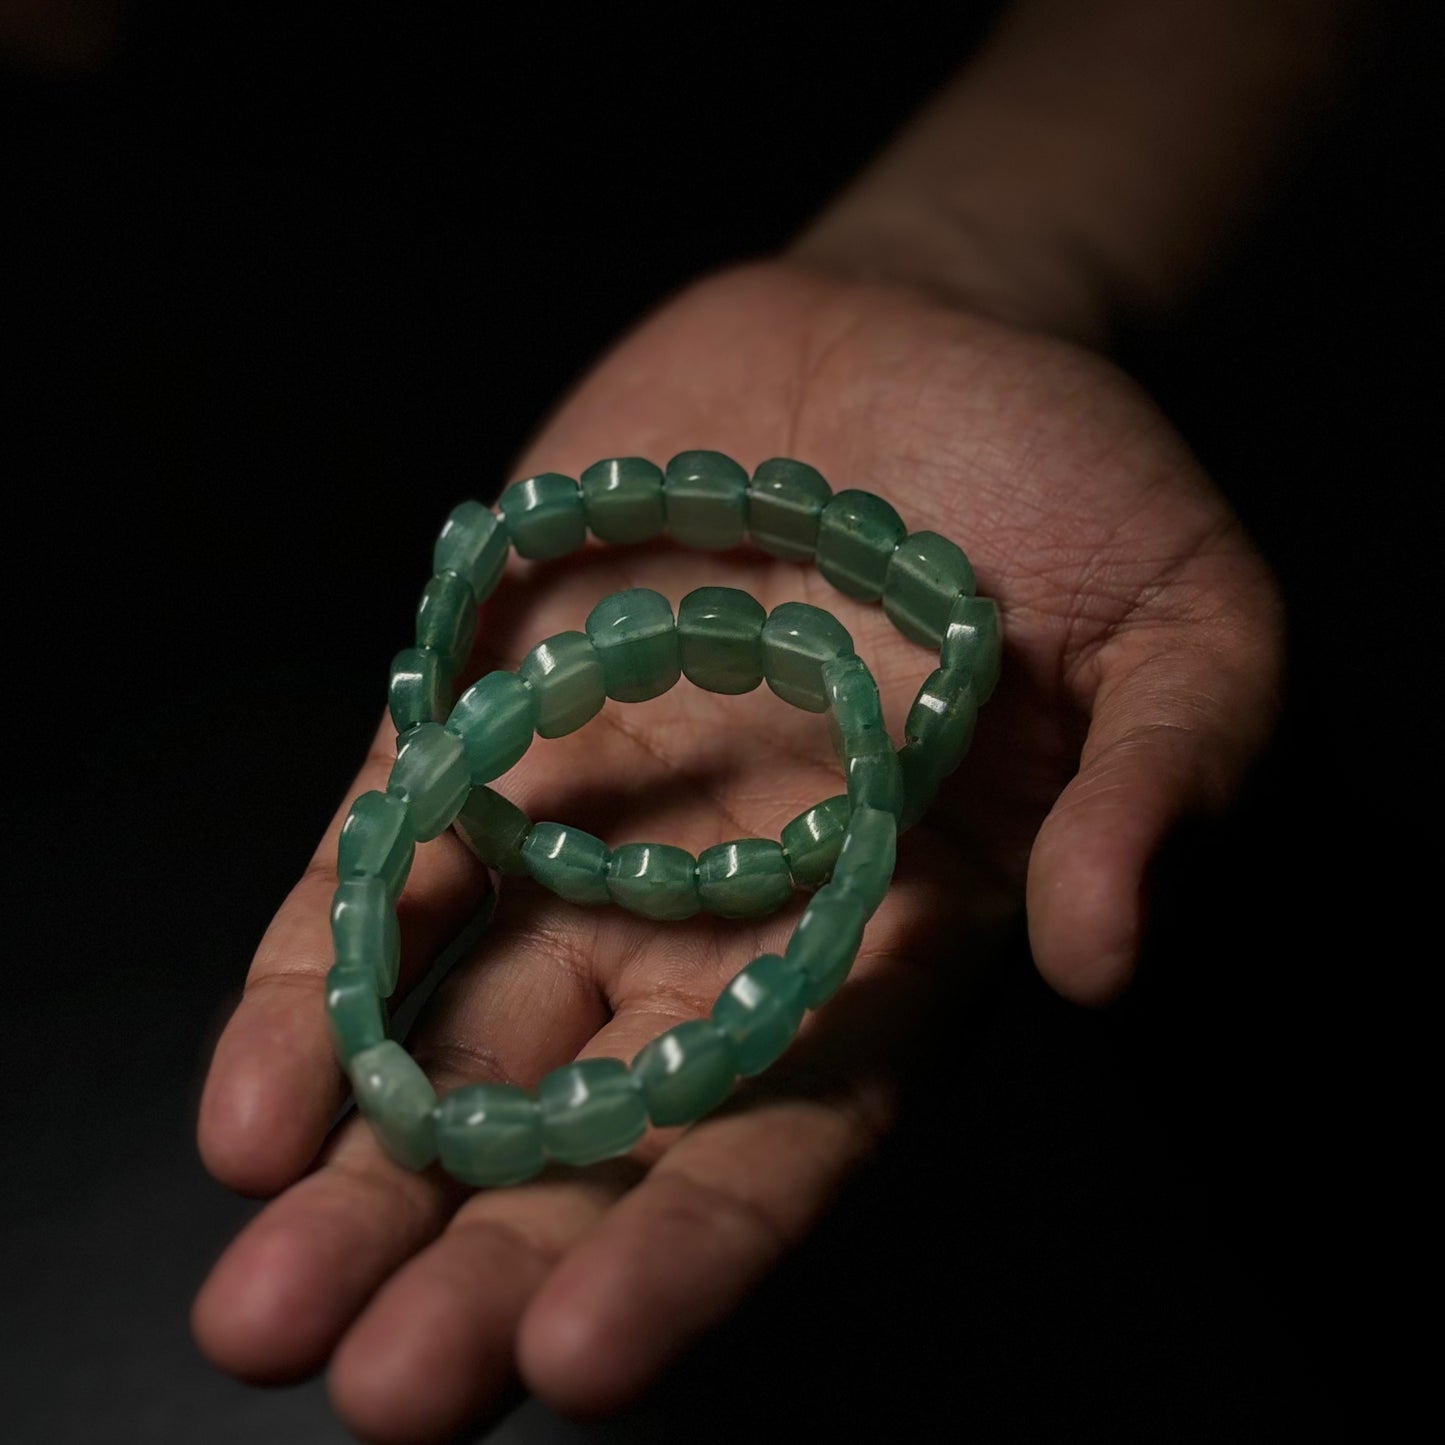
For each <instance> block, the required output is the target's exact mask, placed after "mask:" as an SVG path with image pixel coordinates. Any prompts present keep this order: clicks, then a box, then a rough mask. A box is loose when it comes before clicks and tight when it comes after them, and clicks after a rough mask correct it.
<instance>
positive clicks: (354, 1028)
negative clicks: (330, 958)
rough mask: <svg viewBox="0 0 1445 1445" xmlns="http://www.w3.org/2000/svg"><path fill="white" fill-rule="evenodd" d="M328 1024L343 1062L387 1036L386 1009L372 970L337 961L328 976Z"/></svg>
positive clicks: (334, 1044) (337, 1054)
mask: <svg viewBox="0 0 1445 1445" xmlns="http://www.w3.org/2000/svg"><path fill="white" fill-rule="evenodd" d="M326 1023H327V1027H328V1028H329V1030H330V1032H331V1045H332V1047H333V1048H334V1049H335V1050H336V1056H337V1058H339V1059H340V1060H341V1061H342V1062H343V1063H345V1062H346V1061H347V1060H349V1059H350V1058H351V1056H352V1055H353V1054H359V1053H360V1052H361V1051H362V1050H363V1049H369V1048H372V1047H373V1046H374V1045H376V1044H379V1043H380V1042H381V1041H382V1040H383V1039H384V1038H385V1037H386V1011H385V1010H384V1009H383V1008H382V1006H381V995H380V994H379V993H378V992H377V991H376V979H375V978H374V977H373V976H372V973H371V970H370V969H368V968H358V967H357V966H356V965H355V964H349V963H338V964H337V965H336V966H335V967H334V968H332V969H331V971H330V972H329V973H328V974H327V975H326Z"/></svg>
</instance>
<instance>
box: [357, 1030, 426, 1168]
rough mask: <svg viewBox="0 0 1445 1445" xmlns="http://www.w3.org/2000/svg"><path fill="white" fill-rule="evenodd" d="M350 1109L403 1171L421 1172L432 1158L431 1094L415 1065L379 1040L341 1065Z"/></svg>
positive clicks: (403, 1052)
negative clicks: (347, 1081)
mask: <svg viewBox="0 0 1445 1445" xmlns="http://www.w3.org/2000/svg"><path fill="white" fill-rule="evenodd" d="M347 1073H348V1074H349V1075H350V1076H351V1087H352V1090H353V1092H354V1093H355V1094H356V1106H357V1108H358V1109H360V1110H361V1112H362V1113H363V1114H364V1115H365V1116H366V1117H367V1118H368V1119H369V1120H370V1121H371V1126H372V1129H373V1130H374V1131H375V1133H376V1135H377V1137H378V1138H379V1139H380V1140H381V1143H382V1147H383V1148H384V1149H385V1150H386V1152H387V1153H388V1154H390V1155H391V1157H392V1158H393V1159H395V1160H396V1162H397V1163H398V1164H400V1165H401V1166H402V1167H403V1168H404V1169H425V1168H426V1166H427V1165H428V1164H430V1163H431V1162H432V1160H433V1159H435V1158H436V1154H437V1141H436V1113H435V1110H436V1103H437V1096H436V1090H435V1089H433V1088H432V1086H431V1082H430V1080H428V1078H427V1076H426V1075H425V1074H424V1073H422V1071H421V1067H420V1066H419V1065H418V1064H417V1062H416V1060H415V1059H413V1058H412V1056H411V1055H410V1054H409V1053H407V1051H406V1050H405V1049H404V1048H402V1046H401V1045H400V1044H399V1043H397V1042H396V1040H395V1039H383V1040H382V1042H381V1043H379V1044H374V1045H373V1046H372V1047H371V1048H369V1049H363V1050H362V1051H361V1052H360V1053H359V1054H353V1055H352V1058H351V1061H350V1063H349V1064H348V1065H347Z"/></svg>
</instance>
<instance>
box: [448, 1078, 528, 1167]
mask: <svg viewBox="0 0 1445 1445" xmlns="http://www.w3.org/2000/svg"><path fill="white" fill-rule="evenodd" d="M436 1127H437V1155H438V1157H439V1158H440V1160H441V1166H442V1168H443V1169H445V1170H446V1171H447V1173H448V1174H450V1175H451V1176H452V1178H453V1179H460V1180H461V1181H462V1183H463V1184H477V1185H483V1186H490V1187H493V1188H496V1187H499V1186H501V1185H503V1184H520V1183H521V1182H522V1180H524V1179H530V1178H531V1177H532V1176H533V1175H534V1174H536V1173H537V1172H538V1171H539V1170H540V1169H541V1168H542V1166H543V1165H544V1164H545V1163H546V1162H547V1161H546V1158H545V1156H544V1155H543V1153H542V1111H541V1109H540V1108H539V1107H538V1104H537V1101H536V1099H534V1098H533V1097H532V1096H531V1095H530V1094H529V1093H527V1091H526V1090H525V1089H519V1088H517V1086H516V1085H515V1084H464V1085H463V1086H462V1087H461V1088H460V1089H453V1090H452V1092H451V1093H450V1094H447V1095H446V1096H445V1097H444V1098H443V1099H442V1101H441V1104H440V1105H439V1106H438V1108H437V1126H436Z"/></svg>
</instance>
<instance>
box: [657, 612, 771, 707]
mask: <svg viewBox="0 0 1445 1445" xmlns="http://www.w3.org/2000/svg"><path fill="white" fill-rule="evenodd" d="M767 620H768V614H767V612H766V611H765V610H764V608H763V604H762V603H761V602H759V601H758V600H757V599H756V598H755V597H751V596H749V594H748V593H746V592H741V591H739V590H738V589H737V588H736V587H699V588H698V589H697V590H696V591H694V592H689V593H688V594H687V596H686V597H684V598H683V599H682V601H681V602H680V603H679V604H678V608H677V637H678V646H679V649H680V653H681V658H682V670H683V673H684V674H685V675H686V676H687V679H688V681H689V682H691V683H693V684H694V685H695V686H697V687H701V688H705V689H706V690H707V691H708V692H721V693H741V692H751V691H752V690H753V689H754V688H755V687H757V685H758V684H759V683H760V682H762V680H763V623H764V622H766V621H767Z"/></svg>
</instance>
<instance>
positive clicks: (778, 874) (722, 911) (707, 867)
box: [697, 838, 793, 918]
mask: <svg viewBox="0 0 1445 1445" xmlns="http://www.w3.org/2000/svg"><path fill="white" fill-rule="evenodd" d="M792 892H793V875H792V874H791V873H790V872H789V871H788V860H787V857H786V855H785V854H784V853H783V849H782V845H781V844H780V843H774V842H773V841H772V839H771V838H737V839H734V840H733V841H732V842H731V843H718V844H717V845H715V846H714V847H712V848H704V849H703V851H702V852H701V853H699V854H698V857H697V893H698V897H699V898H701V899H702V906H703V907H704V908H706V909H707V911H708V912H709V913H715V914H717V916H718V917H719V918H758V917H761V916H762V915H763V914H765V913H773V912H775V911H776V910H777V909H779V908H781V907H782V906H783V904H785V903H786V902H787V901H788V899H789V898H790V897H791V896H792Z"/></svg>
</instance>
